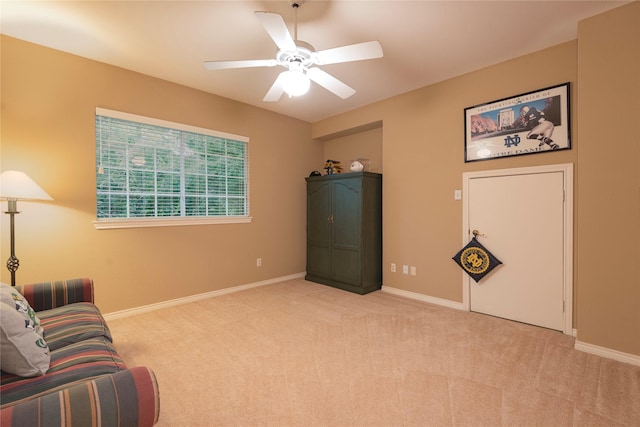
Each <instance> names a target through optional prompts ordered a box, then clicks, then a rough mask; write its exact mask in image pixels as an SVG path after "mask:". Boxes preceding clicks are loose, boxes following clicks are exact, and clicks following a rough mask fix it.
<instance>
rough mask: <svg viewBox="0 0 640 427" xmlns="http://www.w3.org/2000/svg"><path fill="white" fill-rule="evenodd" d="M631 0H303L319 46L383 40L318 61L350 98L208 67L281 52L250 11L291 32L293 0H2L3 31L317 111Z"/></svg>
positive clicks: (204, 86) (335, 110)
mask: <svg viewBox="0 0 640 427" xmlns="http://www.w3.org/2000/svg"><path fill="white" fill-rule="evenodd" d="M625 3H628V1H609V0H604V1H602V0H601V1H579V0H571V1H549V0H535V1H520V0H511V1H478V0H476V1H452V0H450V1H318V0H307V1H305V2H303V4H302V6H301V7H300V8H299V10H298V39H300V40H304V41H306V42H308V43H310V44H312V45H313V46H314V48H315V49H316V50H324V49H329V48H333V47H339V46H344V45H349V44H354V43H360V42H366V41H370V40H378V41H379V42H380V43H381V44H382V48H383V51H384V57H383V58H381V59H372V60H367V61H358V62H350V63H342V64H331V65H326V66H323V67H322V68H323V69H324V70H325V71H327V72H329V73H331V74H332V75H333V76H334V77H336V78H338V79H340V80H342V81H343V82H344V83H346V84H348V85H349V86H351V87H353V88H354V89H355V90H356V94H355V95H353V96H352V97H350V98H348V99H345V100H343V99H340V98H339V97H337V96H335V95H334V94H332V93H330V92H328V91H327V90H325V89H323V88H322V87H320V86H317V85H315V84H312V88H311V90H310V91H309V93H308V94H306V95H304V96H302V97H296V98H289V97H287V96H286V95H285V96H283V97H282V98H281V99H280V101H278V102H275V103H267V102H263V101H262V98H263V97H264V95H265V94H266V92H267V90H269V88H270V87H271V84H272V83H273V81H274V80H275V78H276V77H277V75H278V74H279V73H280V72H281V71H283V70H284V69H283V68H281V67H270V68H245V69H234V70H217V71H209V70H206V69H205V68H204V66H203V61H206V60H212V61H217V60H243V59H270V58H274V57H275V53H276V51H277V48H276V46H275V44H274V43H273V41H272V40H271V38H270V37H269V35H268V34H267V33H266V31H265V30H264V28H263V27H262V25H261V24H260V22H259V21H258V19H257V18H256V17H255V15H254V13H253V12H254V11H257V10H262V11H268V12H275V13H279V14H281V15H282V16H283V17H284V20H285V21H286V22H287V24H289V29H290V31H291V33H293V22H294V16H295V13H294V10H293V8H292V7H291V2H289V1H186V0H179V1H114V0H110V1H87V0H85V1H55V0H48V1H30V0H19V1H11V0H1V2H0V7H1V9H0V18H1V26H0V31H1V32H2V33H3V34H6V35H9V36H12V37H15V38H19V39H22V40H27V41H30V42H33V43H37V44H40V45H43V46H48V47H51V48H54V49H58V50H62V51H65V52H69V53H73V54H76V55H79V56H83V57H86V58H90V59H93V60H96V61H100V62H104V63H108V64H112V65H116V66H118V67H122V68H126V69H129V70H133V71H137V72H139V73H143V74H147V75H150V76H154V77H158V78H161V79H165V80H169V81H172V82H176V83H179V84H182V85H185V86H189V87H192V88H196V89H200V90H203V91H206V92H210V93H213V94H216V95H220V96H223V97H226V98H231V99H235V100H238V101H241V102H244V103H247V104H251V105H255V106H257V107H260V108H265V109H268V110H272V111H275V112H278V113H281V114H285V115H287V116H291V117H295V118H298V119H302V120H305V121H308V122H315V121H318V120H321V119H323V118H326V117H329V116H332V115H335V114H339V113H342V112H345V111H349V110H352V109H355V108H358V107H361V106H363V105H366V104H370V103H372V102H375V101H379V100H382V99H385V98H389V97H392V96H394V95H398V94H401V93H404V92H408V91H411V90H413V89H417V88H420V87H423V86H427V85H429V84H432V83H435V82H439V81H443V80H446V79H449V78H451V77H454V76H458V75H461V74H464V73H468V72H470V71H474V70H477V69H480V68H484V67H487V66H489V65H493V64H496V63H499V62H502V61H504V60H507V59H510V58H514V57H517V56H521V55H524V54H527V53H530V52H534V51H537V50H541V49H544V48H547V47H550V46H553V45H556V44H559V43H563V42H566V41H569V40H573V39H575V38H576V37H577V22H578V21H579V20H581V19H584V18H587V17H589V16H593V15H596V14H598V13H601V12H603V11H606V10H608V9H612V8H615V7H618V6H620V5H622V4H625ZM46 66H47V65H46V64H42V67H43V69H46ZM540 67H544V68H547V67H553V64H540ZM514 78H517V76H514ZM525 86H526V85H525ZM525 86H523V88H524V87H525ZM527 89H535V88H527Z"/></svg>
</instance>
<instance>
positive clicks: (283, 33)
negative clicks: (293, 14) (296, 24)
mask: <svg viewBox="0 0 640 427" xmlns="http://www.w3.org/2000/svg"><path fill="white" fill-rule="evenodd" d="M255 14H256V16H257V17H258V19H259V20H260V22H261V23H262V26H263V27H264V29H265V30H267V33H269V35H270V36H271V38H272V39H273V41H274V42H275V44H276V46H278V48H280V49H282V50H287V51H293V50H296V43H295V42H294V41H293V37H291V33H290V32H289V29H288V28H287V24H285V22H284V19H282V16H280V15H278V14H277V13H270V12H255Z"/></svg>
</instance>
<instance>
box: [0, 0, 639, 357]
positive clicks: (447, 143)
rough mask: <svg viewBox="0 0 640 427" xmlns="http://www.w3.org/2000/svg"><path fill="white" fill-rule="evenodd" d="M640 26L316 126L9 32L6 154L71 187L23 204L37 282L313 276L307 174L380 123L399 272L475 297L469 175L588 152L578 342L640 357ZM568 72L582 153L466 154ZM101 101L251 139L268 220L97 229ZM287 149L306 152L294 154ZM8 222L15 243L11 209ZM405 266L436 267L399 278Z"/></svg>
mask: <svg viewBox="0 0 640 427" xmlns="http://www.w3.org/2000/svg"><path fill="white" fill-rule="evenodd" d="M639 22H640V4H639V3H638V2H635V3H633V4H631V5H628V6H625V7H623V8H621V9H618V10H614V11H613V12H610V13H607V14H603V15H600V16H597V17H594V18H592V19H589V20H587V21H585V22H583V23H581V24H580V27H579V38H578V40H575V41H572V42H568V43H564V44H561V45H558V46H555V47H552V48H550V49H546V50H544V51H540V52H536V53H533V54H530V55H526V56H524V57H521V58H516V59H513V60H510V61H507V62H504V63H501V64H498V65H495V66H492V67H489V68H486V69H482V70H479V71H476V72H473V73H470V74H467V75H463V76H459V77H456V78H453V79H451V80H448V81H444V82H441V83H438V84H434V85H431V86H428V87H425V88H422V89H419V90H416V91H413V92H410V93H407V94H404V95H401V96H398V97H394V98H391V99H388V100H385V101H381V102H378V103H375V104H371V105H369V106H366V107H363V108H360V109H357V110H354V111H351V112H348V113H345V114H341V115H338V116H336V117H332V118H329V119H326V120H323V121H321V122H318V123H314V124H313V125H309V124H307V123H303V122H300V121H296V120H293V119H290V118H286V117H283V116H279V115H275V114H272V113H268V112H266V111H263V110H260V109H256V108H253V107H249V106H246V105H242V104H239V103H235V102H231V101H228V100H225V99H222V98H218V97H215V96H212V95H207V94H204V93H201V92H197V91H194V90H191V89H187V88H184V87H180V86H177V85H173V84H169V83H167V82H163V81H160V80H156V79H152V78H149V77H144V76H140V75H138V74H135V73H131V72H128V71H124V70H119V69H116V68H113V67H108V66H105V65H103V64H97V63H95V62H91V61H88V60H83V59H80V58H75V57H71V56H68V55H65V54H61V53H59V52H55V51H52V50H48V49H44V48H40V47H36V46H33V45H30V44H26V43H23V42H18V41H15V40H12V39H8V38H3V39H2V40H3V45H2V159H1V163H0V165H1V167H2V169H3V170H4V169H9V168H16V169H23V170H25V171H27V172H29V173H30V174H31V175H32V177H33V178H35V179H36V180H37V181H39V182H40V183H41V184H42V185H43V186H44V187H45V188H46V189H47V190H48V191H49V192H50V193H51V195H52V196H53V197H54V198H55V199H56V200H55V201H54V202H51V203H47V204H43V203H37V204H36V203H30V204H27V203H21V204H20V206H21V208H22V211H23V213H22V214H20V216H19V217H18V221H19V229H18V241H19V244H18V255H19V257H20V259H21V261H22V265H21V267H20V270H19V272H18V276H19V280H20V281H21V282H24V281H33V280H42V279H46V278H55V277H61V276H62V277H68V276H69V275H72V276H80V275H85V276H92V277H94V278H95V279H96V283H97V286H98V302H99V304H100V305H101V306H103V307H104V309H105V311H106V312H110V311H115V310H119V309H122V308H130V307H136V306H139V305H144V304H150V303H153V302H157V301H162V300H167V299H171V298H177V297H180V296H186V295H191V294H196V293H200V292H206V291H210V290H215V289H220V288H224V287H229V286H234V285H239V284H244V283H251V282H255V281H259V280H264V279H268V278H272V277H280V276H284V275H287V274H292V273H296V272H301V271H303V270H304V227H305V224H304V222H305V221H304V215H305V212H304V209H305V203H304V197H305V196H304V180H303V178H304V177H305V176H307V175H308V173H309V172H310V171H311V170H314V169H319V168H321V167H322V165H323V162H324V160H325V158H326V155H325V154H326V153H327V152H331V153H332V156H333V155H336V156H343V157H344V158H345V159H346V158H347V157H349V158H350V157H351V156H352V155H353V153H352V152H350V151H349V150H351V148H347V147H351V145H350V142H354V141H361V140H362V139H363V138H362V135H360V136H358V135H357V134H358V133H361V134H366V132H371V131H373V134H374V135H377V138H378V140H379V141H381V162H380V164H382V161H384V207H383V218H384V266H385V268H384V272H385V273H384V284H385V285H387V286H391V287H396V288H399V289H404V290H408V291H412V292H417V293H420V294H424V295H428V296H431V297H436V298H442V299H447V300H452V301H458V302H459V301H462V283H461V273H460V270H459V268H458V267H457V266H456V265H455V263H454V262H453V261H451V256H452V255H453V254H454V253H455V252H456V251H457V250H458V249H459V248H460V242H461V237H462V236H461V224H462V206H461V202H460V201H455V200H454V199H453V192H454V190H455V189H459V188H461V186H462V173H463V172H467V171H476V170H488V169H502V168H512V167H522V166H535V165H546V164H557V163H574V164H575V165H576V168H575V170H576V182H575V187H576V195H577V197H576V200H575V202H574V208H575V227H574V228H575V231H576V233H575V241H574V249H575V250H574V265H575V266H576V268H575V277H574V301H575V302H576V304H575V307H574V318H575V320H576V324H575V326H576V327H577V328H578V339H580V340H582V341H584V342H586V343H590V344H595V345H599V346H603V347H608V348H611V349H614V350H619V351H622V352H625V353H630V354H635V355H640V333H639V329H638V328H639V327H640V326H639V325H640V276H639V273H638V270H637V269H635V268H634V267H635V265H634V263H635V262H636V260H638V259H640V246H639V245H638V243H637V242H638V241H640V226H639V225H638V224H639V221H638V218H640V206H639V203H640V200H639V185H640V176H639V173H640V172H638V170H639V168H638V165H639V164H640V161H639V160H640V155H639V153H638V151H639V146H638V144H639V138H638V135H640V132H638V130H639V129H638V123H639V120H638V119H639V118H640V109H639V107H638V99H640V93H639V88H638V80H637V79H638V76H640V72H639V65H638V62H639V57H638V55H640V53H639V52H640V44H639V36H638V27H639ZM42 64H47V67H43V66H42ZM567 81H568V82H571V119H572V143H573V148H572V149H571V150H564V151H559V152H552V153H545V154H539V155H531V156H520V157H512V158H506V159H496V160H490V161H486V162H474V163H468V164H465V163H464V162H463V140H464V124H463V120H462V119H463V110H464V108H465V107H469V106H472V105H476V104H479V103H483V102H488V101H492V100H496V99H499V98H503V97H508V96H512V95H514V94H518V93H522V92H527V91H531V90H536V89H539V88H543V87H547V86H552V85H556V84H559V83H563V82H567ZM96 105H99V106H102V107H106V108H111V109H116V110H123V111H127V112H131V113H135V114H143V115H149V116H153V117H158V118H161V119H167V120H173V121H179V122H184V123H188V124H193V125H196V126H202V127H212V128H214V129H218V130H222V131H226V132H232V133H237V134H243V135H247V136H249V137H251V143H250V144H251V145H250V150H251V207H252V214H253V216H254V221H253V223H251V224H249V225H229V226H207V227H174V228H157V229H138V230H129V231H126V230H112V231H95V230H94V229H93V226H92V225H91V221H92V220H93V217H94V215H95V206H94V205H95V196H94V191H95V190H94V186H95V181H94V174H95V158H94V153H93V150H94V135H93V122H92V120H93V108H94V107H95V106H96ZM612 106H613V107H612ZM372 124H375V125H373V126H372ZM354 131H362V132H355V134H354ZM380 133H381V135H380ZM321 141H324V143H323V142H321ZM324 144H326V148H325V147H323V145H324ZM340 144H343V148H340ZM325 150H326V151H325ZM603 150H604V151H603ZM282 153H287V155H286V156H284V158H296V159H298V161H297V162H289V163H287V164H286V165H281V163H282V158H283V156H282ZM341 160H342V159H341ZM276 170H277V172H274V171H276ZM274 202H275V203H274ZM2 232H3V239H2V241H3V242H4V243H3V245H4V246H3V248H6V238H5V237H4V236H6V232H7V220H6V218H2ZM257 256H262V257H263V259H264V263H265V267H263V268H262V270H260V269H256V268H255V267H254V266H255V258H256V257H257ZM2 257H3V259H4V258H6V249H5V250H4V252H3V254H2ZM391 262H395V263H397V264H409V265H414V266H416V267H417V272H418V275H417V276H415V277H412V276H404V275H402V274H401V273H390V272H389V269H388V265H389V263H391ZM3 270H4V269H3ZM43 276H44V277H43ZM1 277H2V280H3V281H7V280H8V274H7V273H6V271H2V276H1Z"/></svg>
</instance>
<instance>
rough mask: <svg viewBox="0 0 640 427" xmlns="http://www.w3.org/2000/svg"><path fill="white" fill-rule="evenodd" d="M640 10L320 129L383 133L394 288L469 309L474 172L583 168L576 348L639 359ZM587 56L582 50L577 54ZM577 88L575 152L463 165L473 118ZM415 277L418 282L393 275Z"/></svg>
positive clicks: (639, 6)
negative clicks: (469, 179)
mask: <svg viewBox="0 0 640 427" xmlns="http://www.w3.org/2000/svg"><path fill="white" fill-rule="evenodd" d="M639 15H640V3H638V2H635V3H633V4H631V5H628V6H625V7H623V8H620V9H617V10H614V11H613V12H610V13H607V14H603V15H600V16H597V17H594V18H592V19H589V20H587V21H585V22H582V23H581V24H580V27H579V29H580V31H579V38H578V40H576V41H573V42H569V43H565V44H562V45H559V46H555V47H553V48H550V49H546V50H544V51H541V52H537V53H534V54H531V55H527V56H524V57H521V58H516V59H513V60H510V61H507V62H504V63H501V64H498V65H496V66H493V67H489V68H486V69H483V70H480V71H476V72H473V73H470V74H467V75H463V76H460V77H457V78H454V79H451V80H448V81H445V82H442V83H438V84H435V85H432V86H428V87H425V88H423V89H420V90H417V91H414V92H411V93H408V94H405V95H401V96H398V97H396V98H392V99H388V100H385V101H382V102H379V103H376V104H372V105H369V106H367V107H364V108H360V109H358V110H355V111H351V112H349V113H345V114H341V115H339V116H335V117H332V118H329V119H326V120H323V121H321V122H318V123H314V124H313V129H312V135H313V137H314V138H319V139H324V138H326V135H333V134H336V133H338V134H339V133H340V132H346V131H348V129H356V128H358V127H359V126H362V125H363V124H366V123H370V122H373V121H382V123H383V125H382V129H383V159H384V173H385V177H384V190H383V191H384V210H383V228H384V278H383V283H384V284H385V285H386V286H391V287H396V288H399V289H403V290H407V291H411V292H417V293H420V294H425V295H429V296H432V297H437V298H443V299H447V300H452V301H458V302H461V301H462V284H461V278H460V271H459V269H458V268H457V266H456V265H455V264H454V263H453V262H452V261H451V259H450V258H451V256H452V254H454V253H455V252H456V251H457V250H458V249H459V247H460V241H461V224H462V206H461V202H459V201H455V200H453V192H454V190H455V189H459V188H461V184H462V173H463V172H467V171H477V170H489V169H503V168H512V167H522V166H537V165H546V164H557V163H574V164H575V165H576V168H575V169H576V180H575V184H574V186H575V189H576V191H577V193H576V194H577V196H576V198H575V200H574V210H575V212H574V222H575V223H574V231H575V232H576V233H575V237H574V249H575V250H574V273H575V277H574V327H576V328H577V329H578V339H579V340H581V341H582V342H585V343H588V344H594V345H597V346H601V347H606V348H610V349H614V350H618V351H622V352H625V353H629V354H635V355H640V274H639V272H638V269H637V268H636V264H637V260H638V259H640V246H639V244H638V241H640V207H639V197H638V196H639V192H640V191H639V190H640V188H639V184H640V153H639V144H640V142H639V141H640V138H639V137H638V135H640V131H639V129H638V126H639V123H640V120H639V119H640V108H639V103H640V101H639V100H640V89H639V83H640V82H639V80H638V79H640V68H639V64H638V62H639V61H640V45H639V35H638V31H639V29H638V28H639V23H640V18H639ZM578 46H579V48H578ZM567 81H568V82H571V120H572V126H571V127H572V144H573V148H572V149H571V150H568V151H560V152H552V153H545V154H540V155H531V156H521V157H513V158H506V159H496V160H491V161H486V162H475V163H470V164H465V163H464V162H463V138H464V123H463V120H462V119H463V110H464V108H465V107H469V106H472V105H476V104H479V103H483V102H488V101H492V100H496V99H500V98H503V97H508V96H511V95H514V94H518V93H523V92H527V91H530V90H535V89H539V88H543V87H547V86H551V85H555V84H560V83H563V82H567ZM392 262H393V263H397V264H409V265H415V266H416V267H417V272H418V275H417V276H416V277H412V276H407V275H403V274H401V273H400V272H397V273H391V272H390V270H389V264H390V263H392Z"/></svg>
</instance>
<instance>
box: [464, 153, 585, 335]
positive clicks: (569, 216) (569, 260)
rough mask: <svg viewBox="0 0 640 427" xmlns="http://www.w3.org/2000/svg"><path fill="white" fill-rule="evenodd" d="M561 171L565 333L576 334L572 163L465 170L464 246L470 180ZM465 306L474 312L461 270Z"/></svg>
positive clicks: (467, 277)
mask: <svg viewBox="0 0 640 427" xmlns="http://www.w3.org/2000/svg"><path fill="white" fill-rule="evenodd" d="M553 172H562V174H563V181H564V182H563V185H564V213H563V222H564V224H563V225H564V227H563V228H564V236H563V242H564V248H563V264H564V267H563V271H564V274H563V276H564V277H563V289H564V292H563V296H564V320H563V328H562V332H563V333H565V334H567V335H573V163H562V164H555V165H545V166H531V167H521V168H509V169H495V170H486V171H477V172H463V173H462V194H463V197H462V246H464V245H466V244H467V243H469V239H470V237H469V236H470V234H471V231H470V225H469V182H470V180H472V179H474V178H490V177H498V176H509V175H534V174H541V173H553ZM461 274H462V308H463V310H465V311H471V302H470V298H469V294H470V286H471V278H470V277H469V276H468V275H467V274H466V273H465V272H464V271H463V272H462V273H461Z"/></svg>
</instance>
